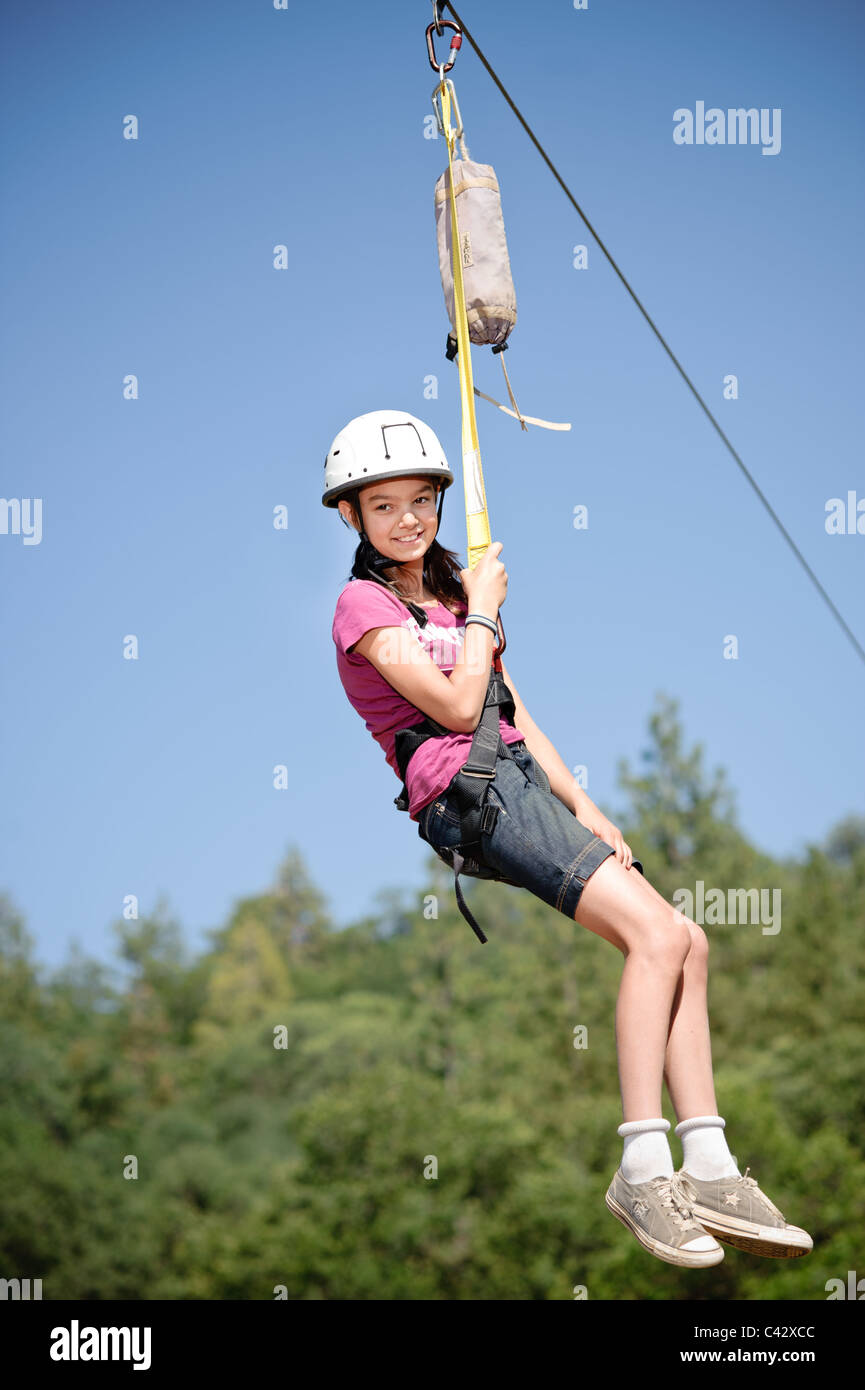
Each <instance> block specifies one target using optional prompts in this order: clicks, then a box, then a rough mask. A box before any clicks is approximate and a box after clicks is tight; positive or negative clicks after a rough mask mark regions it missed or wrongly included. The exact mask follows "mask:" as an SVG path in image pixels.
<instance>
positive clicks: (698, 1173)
mask: <svg viewBox="0 0 865 1390" xmlns="http://www.w3.org/2000/svg"><path fill="white" fill-rule="evenodd" d="M725 1124H726V1121H725V1120H722V1119H721V1116H720V1115H694V1116H693V1117H692V1118H691V1119H690V1120H682V1121H681V1122H680V1123H679V1124H677V1125H676V1128H675V1130H674V1133H675V1134H677V1135H678V1136H679V1138H680V1139H681V1141H682V1154H683V1157H682V1167H683V1168H684V1170H685V1172H686V1173H691V1174H692V1175H693V1176H694V1177H695V1178H701V1179H703V1180H704V1181H705V1180H707V1179H711V1178H735V1177H737V1176H739V1177H741V1173H739V1169H738V1168H737V1167H736V1156H735V1154H731V1153H730V1150H729V1149H728V1148H727V1140H726V1139H725V1138H724V1126H725Z"/></svg>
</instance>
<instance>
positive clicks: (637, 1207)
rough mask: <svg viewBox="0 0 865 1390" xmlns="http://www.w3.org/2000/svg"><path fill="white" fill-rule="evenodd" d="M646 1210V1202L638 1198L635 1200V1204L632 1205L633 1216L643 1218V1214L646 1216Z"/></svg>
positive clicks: (647, 1205) (647, 1208)
mask: <svg viewBox="0 0 865 1390" xmlns="http://www.w3.org/2000/svg"><path fill="white" fill-rule="evenodd" d="M648 1210H649V1204H648V1202H644V1201H643V1199H642V1197H638V1198H637V1200H636V1202H635V1203H634V1215H635V1216H645V1214H646V1212H647V1211H648Z"/></svg>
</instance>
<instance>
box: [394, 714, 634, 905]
mask: <svg viewBox="0 0 865 1390" xmlns="http://www.w3.org/2000/svg"><path fill="white" fill-rule="evenodd" d="M510 753H511V756H510V757H503V756H501V754H500V755H499V757H498V758H497V760H496V775H495V778H494V779H493V781H492V782H491V783H490V786H489V790H488V792H487V800H488V801H489V802H490V803H491V804H492V805H493V806H497V807H498V809H499V814H498V816H497V817H496V823H495V825H494V826H493V829H492V830H491V831H485V832H482V835H481V844H482V847H483V857H484V861H485V863H487V864H489V865H491V866H492V867H493V868H495V869H497V870H498V871H499V872H500V873H501V874H502V875H503V876H504V878H505V879H506V880H507V881H508V882H510V883H512V884H516V885H518V886H520V887H523V888H528V890H529V892H531V893H534V894H535V896H536V897H538V898H541V899H542V901H543V902H545V903H548V904H549V905H550V907H554V908H555V909H556V910H557V911H558V912H563V913H564V914H565V916H566V917H569V918H570V919H571V920H573V918H574V913H575V911H576V909H577V904H578V903H579V901H580V897H581V895H582V891H583V885H584V884H585V882H586V880H587V879H588V878H589V877H590V876H591V875H592V874H593V873H594V871H595V869H596V868H597V867H598V865H599V864H602V863H603V861H604V860H605V859H607V858H608V857H609V855H611V854H615V850H614V849H613V847H612V845H608V844H607V842H606V840H602V839H600V838H599V837H598V836H597V835H594V834H592V832H591V830H587V829H586V827H585V826H584V825H583V824H582V823H581V822H580V821H578V820H577V818H576V816H575V815H574V813H573V811H569V810H568V808H567V806H565V804H564V802H562V801H560V800H559V798H558V797H557V796H556V795H555V794H554V793H553V792H552V791H551V790H550V783H549V779H548V777H547V774H546V773H545V771H544V769H543V768H542V767H541V766H540V764H539V763H538V762H536V761H535V759H534V758H533V757H532V755H531V753H530V752H529V750H528V748H527V747H526V745H525V743H524V742H523V741H522V740H521V741H520V742H519V743H512V744H511V745H510ZM418 833H419V834H420V836H421V838H422V839H424V840H426V841H427V843H428V844H430V845H432V847H433V849H436V850H438V849H442V848H444V849H453V848H454V847H455V846H457V845H458V844H459V843H460V839H461V834H462V832H461V827H460V814H459V809H458V805H457V799H456V796H455V795H454V793H453V792H452V791H451V790H446V791H444V792H442V793H441V794H440V795H439V796H437V797H435V798H434V799H433V800H432V801H431V802H429V804H428V805H426V806H425V807H424V808H423V810H422V811H421V813H420V816H419V818H418ZM635 862H636V861H635Z"/></svg>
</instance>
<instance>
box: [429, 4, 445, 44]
mask: <svg viewBox="0 0 865 1390" xmlns="http://www.w3.org/2000/svg"><path fill="white" fill-rule="evenodd" d="M443 3H444V0H432V7H433V24H434V25H435V31H436V33H437V34H438V36H439V38H441V36H442V34H443V33H444V29H443V28H442V17H441V14H440V11H441V7H442V4H443Z"/></svg>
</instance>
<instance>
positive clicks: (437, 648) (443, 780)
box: [333, 579, 523, 820]
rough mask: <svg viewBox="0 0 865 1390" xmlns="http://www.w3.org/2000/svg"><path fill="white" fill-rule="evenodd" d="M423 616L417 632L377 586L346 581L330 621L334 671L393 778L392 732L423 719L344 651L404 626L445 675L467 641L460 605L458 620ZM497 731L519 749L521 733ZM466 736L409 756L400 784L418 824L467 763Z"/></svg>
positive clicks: (451, 736) (437, 610)
mask: <svg viewBox="0 0 865 1390" xmlns="http://www.w3.org/2000/svg"><path fill="white" fill-rule="evenodd" d="M425 611H426V613H427V614H428V615H429V616H428V618H427V623H426V627H421V626H420V624H419V623H418V622H417V620H416V619H415V618H414V617H413V616H412V614H411V612H410V611H409V609H408V608H407V607H406V605H405V604H404V603H403V602H402V601H401V600H400V599H398V598H397V597H396V595H395V594H392V593H391V592H390V590H389V589H385V587H384V586H383V585H382V584H377V583H376V581H375V580H374V579H350V580H349V582H348V583H347V584H346V585H345V587H344V588H343V589H342V591H341V593H340V595H339V598H338V599H337V602H336V612H335V614H334V619H333V640H334V642H335V644H336V664H337V669H338V671H339V678H340V680H341V681H342V683H343V686H344V687H345V693H346V695H347V696H348V698H349V701H350V702H351V704H352V705H353V706H354V708H355V709H356V710H357V712H358V714H359V715H360V717H361V719H363V720H364V722H365V723H366V727H367V728H368V729H369V731H370V733H371V734H372V736H373V738H374V739H375V740H376V742H377V743H379V744H381V746H382V748H383V749H384V754H385V757H386V758H387V760H388V762H389V763H390V765H391V767H392V768H393V770H394V772H395V773H396V775H397V777H399V765H398V763H397V760H396V752H395V748H394V742H395V736H396V733H397V730H398V729H404V728H407V727H408V725H410V724H420V723H421V721H422V720H423V719H424V718H425V715H424V712H423V710H419V709H418V708H417V707H416V706H415V705H411V704H409V702H408V700H405V699H404V698H403V696H402V695H400V694H399V692H398V691H396V690H394V688H393V686H392V685H391V684H390V683H389V681H386V680H385V678H384V676H383V675H382V674H381V672H380V671H379V670H378V669H377V668H376V667H375V666H373V664H372V662H371V661H367V659H366V657H365V656H362V655H361V654H360V652H349V650H348V648H349V647H351V646H352V645H353V644H354V643H355V642H358V641H359V640H360V638H361V637H362V636H363V634H364V633H365V632H368V631H369V630H370V628H375V627H404V628H407V629H408V631H409V632H410V633H412V634H413V635H414V636H415V637H416V638H417V641H418V642H419V644H420V645H421V646H422V647H423V649H424V650H425V651H426V653H427V655H428V656H429V657H430V659H431V660H432V661H434V662H435V663H436V665H437V666H438V667H439V668H440V669H441V670H442V671H443V672H444V674H445V675H446V676H449V675H450V673H451V672H452V671H453V669H454V665H455V663H456V659H457V655H458V653H459V650H460V648H461V647H462V644H463V641H464V639H465V624H464V622H463V619H464V618H465V615H466V611H467V609H466V604H465V600H463V605H462V608H461V610H460V613H459V614H456V613H451V612H450V610H449V609H448V608H445V606H444V605H443V604H436V606H435V607H432V606H430V607H428V608H426V609H425ZM499 729H500V731H501V736H502V738H503V739H504V741H505V743H517V742H518V741H519V740H520V739H521V738H522V737H523V735H522V733H521V732H520V730H519V729H516V728H514V726H513V724H508V722H507V721H506V720H505V719H504V718H503V717H502V716H501V715H499ZM472 737H473V735H472V734H470V733H456V732H454V733H447V734H442V735H441V736H440V737H437V738H428V739H427V740H426V742H425V743H423V744H422V745H421V747H420V748H418V750H417V752H416V753H414V754H413V756H412V758H411V760H410V762H409V765H408V776H407V779H406V787H407V790H408V794H409V812H408V813H409V816H410V817H411V819H412V820H417V819H418V817H419V815H420V813H421V811H422V810H423V808H424V806H426V805H427V803H428V802H430V801H432V800H433V798H434V797H436V796H438V795H439V794H440V793H441V792H443V791H444V790H445V788H446V787H447V786H448V784H449V783H450V781H451V779H452V778H453V776H454V774H455V773H457V772H459V770H460V768H461V767H462V766H463V764H464V763H465V761H466V759H467V758H468V756H469V751H470V749H471V746H472ZM401 783H402V779H401V778H400V784H401Z"/></svg>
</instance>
